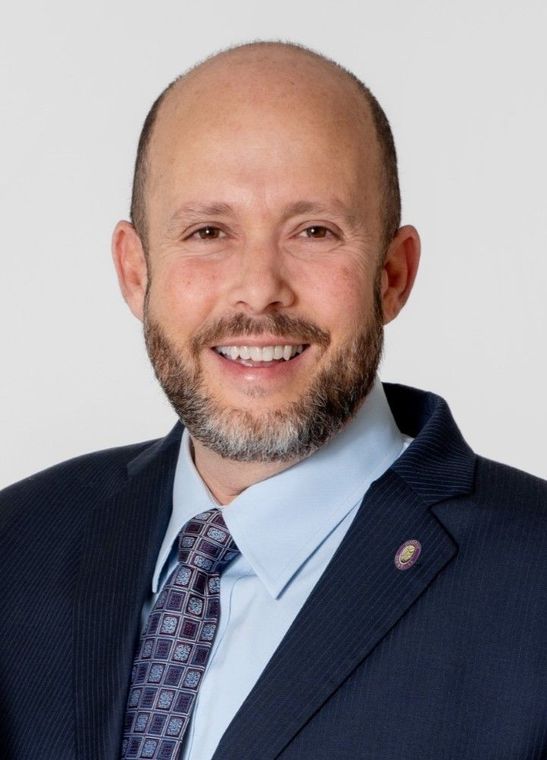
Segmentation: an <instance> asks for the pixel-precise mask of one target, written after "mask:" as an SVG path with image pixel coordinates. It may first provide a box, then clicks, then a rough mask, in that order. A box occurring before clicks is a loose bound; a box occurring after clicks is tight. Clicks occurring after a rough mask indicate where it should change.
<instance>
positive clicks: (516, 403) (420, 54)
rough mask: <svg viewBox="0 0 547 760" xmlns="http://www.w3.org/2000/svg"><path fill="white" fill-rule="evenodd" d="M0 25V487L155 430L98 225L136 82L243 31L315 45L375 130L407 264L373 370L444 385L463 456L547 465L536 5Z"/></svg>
mask: <svg viewBox="0 0 547 760" xmlns="http://www.w3.org/2000/svg"><path fill="white" fill-rule="evenodd" d="M0 29H1V31H0V57H1V64H2V66H1V92H2V101H3V103H2V119H1V121H0V136H1V139H0V150H1V156H0V158H1V164H0V166H1V171H0V183H1V187H0V201H1V205H0V209H1V212H0V213H1V220H2V226H1V241H2V252H1V253H2V266H1V270H0V271H1V294H2V297H1V299H0V309H1V314H0V319H1V325H2V328H1V329H2V385H1V398H0V425H1V428H2V452H1V457H0V485H5V484H7V483H9V482H12V481H14V480H17V479H19V478H21V477H24V476H26V475H28V474H30V473H32V472H34V471H36V470H38V469H41V468H44V467H46V466H48V465H50V464H53V463H55V462H58V461H60V460H62V459H66V458H68V457H71V456H75V455H77V454H80V453H84V452H87V451H91V450H94V449H98V448H104V447H109V446H115V445H119V444H124V443H129V442H134V441H138V440H143V439H147V438H152V437H157V436H160V435H163V434H164V433H166V432H167V430H168V429H169V428H170V427H171V425H172V424H173V423H174V421H175V417H174V414H173V412H172V411H171V409H170V407H169V405H168V403H167V402H166V401H165V400H164V399H163V396H162V393H161V391H160V389H159V388H158V387H157V386H156V382H155V380H154V378H153V375H152V371H151V369H149V367H148V361H147V358H146V355H145V352H144V347H143V343H142V337H141V328H140V324H139V323H138V322H137V321H136V320H134V319H133V318H132V317H131V315H130V314H129V311H128V310H127V308H126V307H125V304H124V303H123V301H122V300H121V297H120V296H119V294H118V290H117V284H116V281H115V276H114V270H113V267H112V264H111V260H110V235H111V231H112V228H113V226H114V223H115V222H116V220H117V219H118V218H120V217H126V216H127V213H128V212H127V209H128V203H129V192H130V181H131V172H132V164H133V160H134V154H135V148H136V142H137V138H138V133H139V131H140V127H141V124H142V121H143V119H144V117H145V114H146V112H147V110H148V108H149V106H150V105H151V103H152V101H153V100H154V98H155V97H156V95H157V94H158V93H159V91H160V90H161V89H162V88H163V87H164V86H165V85H166V84H167V83H168V82H169V81H170V80H172V79H173V78H174V77H175V76H176V75H178V74H179V73H180V72H181V71H183V70H184V69H185V68H187V67H188V66H190V65H192V64H193V63H195V62H196V61H197V60H199V59H201V58H203V57H205V56H206V55H208V54H210V53H212V52H215V51H216V50H218V49H220V48H222V47H224V46H227V45H230V44H234V43H238V42H243V41H249V40H252V39H256V38H262V39H287V40H292V41H296V42H301V43H303V44H305V45H308V46H310V47H313V48H315V49H317V50H319V51H320V52H323V53H325V54H327V55H329V56H331V57H333V58H335V59H336V60H338V61H339V62H340V63H342V64H343V65H345V66H347V67H349V68H350V69H352V70H353V71H354V72H355V73H356V74H357V75H358V76H360V77H361V78H363V79H364V80H365V81H366V82H367V84H369V85H370V86H371V88H372V89H373V91H374V92H375V93H376V95H377V96H378V98H379V99H380V101H381V103H382V104H383V106H384V107H385V109H386V111H387V113H388V116H389V118H390V120H391V122H392V126H393V130H394V133H395V139H396V143H397V148H398V153H399V161H400V171H401V184H402V192H403V206H404V208H403V217H404V222H407V223H413V224H415V225H416V226H417V228H418V230H419V231H420V233H421V236H422V242H423V256H422V264H421V271H420V273H419V276H418V281H417V284H416V287H415V291H414V294H413V296H412V298H411V301H410V302H409V304H408V305H407V307H406V309H405V310H404V311H403V313H402V314H401V315H400V317H399V318H398V320H397V321H396V322H395V323H394V324H392V325H390V326H389V327H388V328H387V344H386V354H385V359H384V362H383V366H382V371H381V376H382V378H383V379H386V380H393V381H398V382H403V383H407V384H410V385H416V386H418V387H422V388H426V389H429V390H434V391H436V392H438V393H440V394H441V395H444V396H445V398H446V399H447V400H448V401H449V403H450V405H451V407H452V410H453V413H454V415H455V417H456V420H457V421H458V423H459V425H460V427H461V429H462V431H463V433H464V435H465V437H466V438H467V440H468V441H469V443H470V444H471V445H472V446H473V447H474V448H475V449H476V450H477V451H479V452H480V453H482V454H485V455H487V456H490V457H492V458H495V459H499V460H501V461H504V462H509V463H511V464H513V465H515V466H517V467H520V468H522V469H526V470H528V471H531V472H534V473H536V474H539V475H543V476H546V475H547V463H546V457H545V447H544V443H543V439H544V428H545V422H546V405H545V399H544V394H545V386H546V379H547V372H546V359H545V317H546V306H545V281H546V279H547V264H546V260H547V245H546V244H547V232H546V225H545V209H546V202H545V201H546V190H545V186H546V174H547V150H546V148H545V135H546V134H547V93H546V84H545V73H546V71H547V46H546V45H545V37H546V34H547V4H546V3H545V2H543V0H538V1H537V2H534V1H533V0H526V1H525V2H524V3H522V4H520V5H519V6H517V5H516V4H515V3H514V2H512V1H509V0H496V1H494V0H459V2H457V3H456V2H442V0H441V1H439V0H418V1H415V2H403V1H402V0H400V1H399V2H396V1H395V0H382V2H367V1H366V0H360V1H359V2H353V1H352V0H337V1H336V2H324V1H321V0H314V2H309V1H308V0H303V1H297V0H292V2H279V0H278V1H277V2H275V3H260V2H256V0H255V2H250V1H249V2H247V1H246V0H235V1H232V2H229V3H227V2H200V3H198V2H180V1H179V2H174V1H173V0H165V1H164V2H162V1H161V0H159V2H155V3H150V2H138V1H137V2H136V1H135V0H133V1H132V2H129V0H120V1H119V2H108V3H106V2H101V1H98V2H97V1H95V2H93V3H87V4H83V3H73V2H68V0H66V1H65V0H49V2H39V0H32V1H31V2H24V1H23V2H21V3H19V4H17V5H12V6H11V7H10V9H9V11H3V17H2V18H0ZM212 107H214V104H212Z"/></svg>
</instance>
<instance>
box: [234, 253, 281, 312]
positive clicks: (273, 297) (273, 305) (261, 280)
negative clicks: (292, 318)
mask: <svg viewBox="0 0 547 760" xmlns="http://www.w3.org/2000/svg"><path fill="white" fill-rule="evenodd" d="M236 266H237V271H236V272H235V273H234V277H233V285H232V286H231V288H230V293H229V297H230V302H231V305H232V306H233V307H234V308H237V309H239V310H244V311H247V312H249V313H255V314H260V313H265V312H269V311H276V310H279V309H282V308H286V307H288V306H292V305H293V303H294V301H295V299H296V293H295V290H294V283H293V282H291V280H290V278H289V275H288V272H287V268H286V265H285V262H284V257H283V253H282V251H280V250H279V248H278V246H277V245H276V244H275V243H274V242H273V241H272V242H269V243H264V242H262V243H254V244H251V243H249V244H247V245H246V246H245V247H244V248H243V249H242V250H241V253H240V256H239V257H238V261H237V264H236Z"/></svg>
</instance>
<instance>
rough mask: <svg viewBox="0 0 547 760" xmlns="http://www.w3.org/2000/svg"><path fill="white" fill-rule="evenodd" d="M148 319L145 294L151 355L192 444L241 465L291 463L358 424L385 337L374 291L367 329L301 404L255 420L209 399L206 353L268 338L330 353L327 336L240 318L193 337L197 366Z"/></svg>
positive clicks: (278, 321)
mask: <svg viewBox="0 0 547 760" xmlns="http://www.w3.org/2000/svg"><path fill="white" fill-rule="evenodd" d="M149 312H150V310H149V298H148V293H147V298H146V302H145V313H144V337H145V343H146V349H147V351H148V356H149V357H150V361H151V362H152V366H153V368H154V372H155V374H156V377H157V378H158V380H159V382H160V385H161V386H162V388H163V390H164V392H165V394H166V396H167V398H168V399H169V401H170V403H171V405H172V406H173V408H174V409H175V412H176V413H177V415H178V417H179V418H180V420H181V422H182V423H183V424H184V425H185V426H186V427H187V428H188V431H189V433H190V435H191V436H192V437H193V438H194V439H196V440H198V441H200V442H201V443H202V444H203V445H204V446H206V447H207V448H208V449H210V450H211V451H214V452H215V453H216V454H218V455H219V456H221V457H223V458H225V459H231V460H233V461H236V462H290V461H296V460H299V459H303V458H304V457H307V456H309V455H310V454H311V453H313V452H314V451H316V450H317V449H318V448H319V447H320V446H322V445H324V444H325V443H326V442H327V441H328V440H329V439H330V438H332V437H333V436H334V435H335V434H336V433H337V432H338V431H339V430H340V428H341V427H342V426H343V425H344V424H345V423H346V422H347V421H349V420H350V419H351V417H353V415H354V414H355V412H356V411H357V409H358V408H359V406H360V404H361V403H362V401H363V400H364V399H365V397H366V395H367V393H368V392H369V390H370V388H371V385H372V383H373V382H374V378H375V375H376V371H377V369H378V365H379V363H380V358H381V354H382V347H383V334H384V333H383V319H382V306H381V299H380V293H379V286H378V284H377V286H376V287H375V293H374V310H373V313H372V315H371V319H370V324H368V325H367V326H366V327H365V329H364V330H363V331H362V332H361V333H359V334H358V335H356V336H355V337H354V338H353V339H352V340H351V341H348V342H347V343H346V344H345V345H344V346H343V347H341V348H340V349H339V350H338V351H337V352H336V353H335V355H334V356H333V358H332V359H331V361H330V363H329V364H328V366H326V367H324V368H323V369H322V370H321V371H320V372H319V374H318V375H317V377H316V378H315V379H314V380H313V381H312V382H311V383H310V386H309V388H308V389H307V391H305V392H304V393H303V394H302V395H301V396H300V398H298V399H297V400H295V401H291V402H289V403H287V404H286V405H285V406H284V407H282V408H279V409H274V410H271V411H266V412H260V414H257V415H255V414H253V413H252V412H251V411H246V410H241V409H237V408H230V407H227V406H223V405H221V404H219V403H217V402H216V401H215V400H214V398H213V397H212V396H211V394H210V393H208V391H207V388H206V386H205V383H204V380H203V373H202V370H201V367H200V363H199V355H200V351H202V350H203V348H204V346H210V345H211V344H212V343H215V344H216V345H226V344H229V337H230V336H234V335H237V336H241V335H251V334H252V335H260V334H263V333H268V334H269V335H271V334H273V335H279V336H285V337H294V338H295V339H297V340H299V341H300V342H308V343H317V344H319V345H321V346H323V347H326V346H328V345H329V343H330V336H329V335H328V333H325V332H324V331H323V330H320V329H319V328H317V327H316V326H315V325H313V324H311V323H309V322H305V321H303V320H300V319H294V318H291V317H288V316H286V315H282V314H277V315H276V314H272V315H268V316H267V317H263V318H261V319H260V320H253V319H251V318H249V317H247V316H246V315H243V314H238V315H236V316H235V317H233V318H231V319H226V320H220V321H219V322H217V323H216V324H214V325H212V326H210V327H208V328H207V329H206V330H202V331H201V332H200V333H198V334H196V336H195V337H194V338H193V339H192V341H191V343H190V352H191V355H192V358H193V361H188V360H186V361H185V360H184V358H183V357H182V356H181V352H180V351H177V350H176V349H175V347H174V346H173V345H172V344H171V342H170V341H169V340H168V338H167V336H166V335H165V333H164V331H163V329H162V328H161V327H160V325H159V324H157V323H156V322H154V321H153V320H152V319H151V317H150V313H149Z"/></svg>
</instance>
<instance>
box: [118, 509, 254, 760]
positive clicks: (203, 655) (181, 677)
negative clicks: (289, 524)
mask: <svg viewBox="0 0 547 760" xmlns="http://www.w3.org/2000/svg"><path fill="white" fill-rule="evenodd" d="M238 553H239V550H238V548H237V546H236V545H235V543H234V540H233V539H232V537H231V536H230V533H229V532H228V529H227V528H226V525H225V523H224V519H223V517H222V514H221V512H220V510H218V509H212V510H209V511H207V512H202V513H201V514H199V515H196V516H195V517H193V518H192V519H191V520H190V521H189V522H187V523H186V525H185V526H184V528H183V529H182V530H181V532H180V534H179V564H178V565H177V566H176V567H175V569H174V571H173V572H172V574H171V575H170V577H169V578H168V580H167V582H166V584H165V587H164V588H163V590H162V591H161V593H160V594H159V596H158V598H157V599H156V603H155V604H154V607H153V609H152V611H151V612H150V616H149V618H148V623H147V626H146V629H145V630H144V633H143V635H142V637H141V641H140V645H139V649H138V652H137V656H136V658H135V662H134V665H133V673H132V678H131V687H130V690H129V698H128V703H127V710H126V716H125V725H124V737H123V744H122V754H121V757H122V758H127V759H128V760H129V758H153V760H175V759H176V758H177V757H178V756H179V752H180V748H181V746H182V742H183V739H184V733H185V731H186V728H187V727H188V723H189V721H190V716H191V714H192V709H193V707H194V703H195V701H196V696H197V692H198V688H199V685H200V682H201V679H202V677H203V674H204V672H205V668H206V667H207V660H208V658H209V654H210V652H211V648H212V646H213V640H214V637H215V633H216V629H217V626H218V621H219V614H220V574H221V572H222V570H223V569H224V567H225V566H226V565H227V564H228V563H229V562H231V560H233V559H234V557H236V556H237V554H238Z"/></svg>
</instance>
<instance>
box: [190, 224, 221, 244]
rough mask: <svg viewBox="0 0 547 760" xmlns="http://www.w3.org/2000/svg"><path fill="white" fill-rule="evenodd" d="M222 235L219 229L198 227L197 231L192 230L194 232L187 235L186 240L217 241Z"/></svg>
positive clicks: (211, 226) (210, 226) (209, 226)
mask: <svg viewBox="0 0 547 760" xmlns="http://www.w3.org/2000/svg"><path fill="white" fill-rule="evenodd" d="M222 234H223V233H222V230H221V229H219V228H218V227H213V225H211V224H208V225H207V226H206V227H200V228H199V230H194V232H192V233H191V234H190V235H188V237H187V240H192V239H194V240H195V239H199V240H218V239H219V238H220V237H221V235H222Z"/></svg>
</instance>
